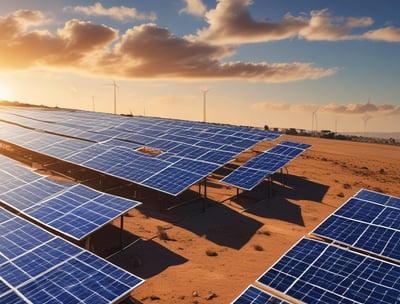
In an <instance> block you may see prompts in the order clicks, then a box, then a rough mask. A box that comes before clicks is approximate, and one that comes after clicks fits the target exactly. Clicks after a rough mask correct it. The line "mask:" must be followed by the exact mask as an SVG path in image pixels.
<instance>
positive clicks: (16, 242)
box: [0, 208, 143, 303]
mask: <svg viewBox="0 0 400 304" xmlns="http://www.w3.org/2000/svg"><path fill="white" fill-rule="evenodd" d="M0 219H1V222H0V256H3V257H5V258H6V259H5V260H2V262H1V264H0V302H1V303H26V301H25V300H27V301H28V303H113V302H116V301H118V300H121V299H122V298H123V297H124V296H126V295H127V294H129V292H131V291H132V290H133V289H134V288H135V287H137V286H138V285H140V284H141V283H142V282H143V280H142V279H141V278H139V277H137V276H135V275H132V274H130V273H128V272H126V271H124V270H123V269H121V268H118V267H116V266H114V265H113V264H111V263H109V262H107V261H106V260H103V259H101V258H99V257H97V256H95V255H94V254H92V253H90V252H88V251H85V250H83V249H81V248H80V247H77V246H75V245H73V244H71V243H69V242H67V241H65V240H63V239H61V238H59V237H56V236H54V235H52V234H50V233H48V232H46V231H45V230H43V229H41V228H39V227H37V226H35V225H33V224H32V223H30V222H28V221H26V220H23V219H21V218H17V217H16V216H15V215H13V214H11V213H9V212H8V211H6V210H5V209H3V208H0ZM4 240H7V241H8V244H13V246H3V245H5V244H4ZM8 244H7V245H8ZM10 288H12V290H11V289H10ZM20 295H22V296H23V297H20ZM24 299H25V300H24Z"/></svg>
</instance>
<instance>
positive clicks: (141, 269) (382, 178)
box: [92, 136, 400, 304]
mask: <svg viewBox="0 0 400 304" xmlns="http://www.w3.org/2000/svg"><path fill="white" fill-rule="evenodd" d="M283 139H288V140H294V141H299V142H304V143H310V144H312V145H313V147H312V149H310V150H308V151H306V152H305V153H304V154H302V155H301V156H300V157H298V158H297V159H296V160H294V161H293V162H291V163H290V164H289V165H288V166H287V169H288V172H287V173H288V175H287V176H286V178H287V180H286V185H283V184H282V183H280V182H279V181H280V180H281V178H282V176H279V175H278V176H277V177H276V178H275V183H274V185H273V191H274V195H273V197H272V198H269V199H267V198H266V194H267V192H266V185H264V186H261V187H259V189H258V190H256V191H253V192H252V193H246V195H245V196H239V198H237V197H236V189H235V188H229V187H226V186H223V185H221V184H219V183H214V182H213V179H212V178H211V179H210V180H209V184H208V187H207V196H208V198H209V204H208V209H207V210H206V212H204V213H203V212H202V204H201V202H199V201H198V202H196V203H191V204H187V205H184V206H181V207H179V208H176V209H173V210H171V211H169V212H160V211H159V209H157V208H156V207H155V206H153V205H152V204H151V203H146V204H144V205H142V206H141V207H139V208H136V209H135V210H132V211H131V212H129V216H125V217H124V230H125V231H124V241H125V242H129V241H132V240H137V241H136V243H135V244H133V245H132V246H130V247H129V248H127V249H126V250H125V251H123V252H122V253H119V254H117V255H115V256H114V257H112V258H111V261H112V262H114V263H116V264H117V265H120V266H121V267H123V268H125V269H127V270H129V271H131V272H132V273H134V274H136V275H138V276H140V277H142V278H144V279H145V280H146V282H145V283H144V284H142V285H141V286H139V287H138V288H136V289H135V290H134V291H133V292H132V294H131V297H130V298H129V300H127V303H129V302H130V303H198V304H200V303H229V302H231V301H233V300H234V299H235V298H236V297H237V296H238V295H239V294H240V293H241V292H242V291H243V290H244V289H245V288H246V287H247V286H248V285H249V284H251V283H254V281H255V280H256V279H257V278H258V277H259V276H260V275H261V274H262V273H263V272H265V270H266V269H267V268H268V267H270V266H271V265H272V264H273V263H274V262H275V261H276V260H277V259H279V257H280V256H281V255H283V254H284V253H285V252H286V251H287V250H288V249H289V248H290V247H291V246H293V244H294V243H295V242H296V241H298V240H299V239H300V238H301V237H302V236H306V235H308V234H309V233H310V231H312V229H313V228H314V227H316V226H317V225H318V224H319V223H320V222H321V221H322V220H323V219H324V218H326V217H327V216H328V215H329V214H331V213H332V212H333V211H334V210H335V209H336V208H337V207H339V206H340V205H341V204H343V203H344V202H345V201H346V200H347V199H348V198H349V197H351V196H353V195H354V194H355V193H356V192H357V191H358V190H360V189H361V188H367V189H371V190H375V191H380V192H383V193H386V194H390V195H394V196H400V187H399V185H400V147H398V146H397V147H396V146H388V145H378V144H368V143H356V142H349V141H339V140H327V139H319V138H307V137H294V136H283V137H282V139H280V140H283ZM280 140H279V141H280ZM275 144H276V142H273V143H264V144H263V147H261V148H263V149H267V148H269V147H271V146H273V145H275ZM284 172H285V173H286V171H284ZM193 190H194V191H198V186H196V187H193ZM113 225H114V226H108V227H106V228H105V229H103V230H101V231H99V232H98V233H97V234H96V235H95V236H94V238H93V240H92V250H94V251H96V250H98V251H99V252H100V251H102V250H103V254H105V252H104V250H107V248H108V249H110V250H115V248H116V247H117V246H118V244H119V231H118V229H117V228H119V225H120V222H119V220H116V221H115V222H114V223H113ZM158 227H162V228H163V229H162V230H161V231H162V232H164V233H165V234H164V237H161V238H160V237H159V236H160V233H159V230H158V229H159V228H158ZM104 248H106V249H104ZM256 249H258V250H256ZM207 251H210V252H215V253H216V254H217V255H216V256H208V255H207V254H206V252H207Z"/></svg>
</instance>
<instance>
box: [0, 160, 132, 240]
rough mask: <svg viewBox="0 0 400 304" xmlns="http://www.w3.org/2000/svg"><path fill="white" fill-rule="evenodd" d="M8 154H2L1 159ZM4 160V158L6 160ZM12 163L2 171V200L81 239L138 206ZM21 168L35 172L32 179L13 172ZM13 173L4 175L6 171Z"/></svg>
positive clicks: (17, 171)
mask: <svg viewBox="0 0 400 304" xmlns="http://www.w3.org/2000/svg"><path fill="white" fill-rule="evenodd" d="M4 158H5V157H3V156H0V159H4ZM2 163H4V161H2ZM8 164H9V165H8V166H5V167H3V170H0V185H1V186H0V189H1V190H2V191H1V192H0V200H1V201H2V202H3V203H5V204H6V205H8V206H10V207H11V208H13V209H15V210H18V211H20V212H22V213H24V214H25V215H28V216H29V217H31V218H32V219H35V220H37V221H39V222H40V223H42V224H45V225H46V226H48V227H51V228H53V229H56V230H58V231H59V232H61V233H63V234H65V235H68V236H70V237H72V238H74V239H77V240H80V239H82V238H84V237H86V236H88V235H89V234H91V233H93V232H94V231H95V230H97V229H99V228H100V227H102V226H104V225H106V224H107V223H109V222H110V221H112V220H113V219H115V218H117V217H118V216H120V215H122V214H124V213H125V212H127V211H129V210H131V209H132V208H134V207H136V206H138V205H139V204H140V203H139V202H137V201H133V200H129V199H125V198H121V197H118V196H114V195H110V194H106V193H102V192H99V191H96V190H93V189H91V188H88V187H86V186H83V185H80V184H74V185H71V184H68V183H59V182H55V181H52V180H50V179H48V178H46V177H43V176H40V175H38V174H36V173H33V172H32V171H30V170H29V169H28V168H24V167H22V166H20V165H19V164H18V163H16V162H15V161H11V160H10V161H8ZM18 167H19V168H21V169H22V170H25V171H27V172H31V173H32V174H33V175H32V178H33V179H32V181H30V182H29V181H21V183H20V184H18V186H17V187H15V185H17V183H16V182H12V183H9V182H7V181H13V180H16V181H18V180H19V179H18V178H17V177H15V176H13V175H12V173H18V175H22V172H21V171H20V170H17V169H16V168H18ZM6 170H7V171H9V173H10V174H6V175H4V174H3V172H7V171H6Z"/></svg>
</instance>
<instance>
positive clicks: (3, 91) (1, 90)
mask: <svg viewBox="0 0 400 304" xmlns="http://www.w3.org/2000/svg"><path fill="white" fill-rule="evenodd" d="M10 99H11V90H10V89H9V88H8V87H7V86H5V85H3V84H0V100H10Z"/></svg>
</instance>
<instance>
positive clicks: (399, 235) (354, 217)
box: [312, 190, 400, 261]
mask: <svg viewBox="0 0 400 304" xmlns="http://www.w3.org/2000/svg"><path fill="white" fill-rule="evenodd" d="M364 199H368V200H364ZM395 199H396V198H395V197H390V196H385V195H382V194H380V193H376V192H372V191H369V190H368V191H364V190H362V191H360V192H359V193H358V194H357V195H356V196H355V197H352V198H350V199H349V200H347V201H346V202H345V203H344V204H343V205H342V206H341V207H340V208H339V209H338V210H336V211H335V212H334V213H333V214H332V215H330V216H329V217H328V218H327V219H325V220H324V221H323V222H322V223H321V224H320V225H319V226H317V227H316V228H315V229H314V231H313V232H312V233H313V234H315V235H318V236H322V237H324V238H328V239H331V240H335V241H337V242H340V243H344V244H346V245H349V246H353V247H356V248H359V249H363V250H366V251H368V252H371V253H375V254H378V255H381V256H385V257H387V258H391V259H393V260H396V261H400V209H398V208H396V207H392V206H391V205H390V203H388V202H394V201H395ZM374 200H375V201H376V202H375V201H374Z"/></svg>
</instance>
